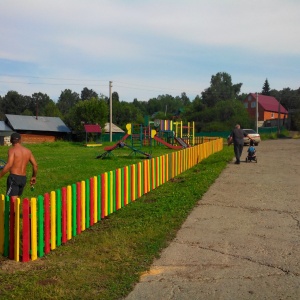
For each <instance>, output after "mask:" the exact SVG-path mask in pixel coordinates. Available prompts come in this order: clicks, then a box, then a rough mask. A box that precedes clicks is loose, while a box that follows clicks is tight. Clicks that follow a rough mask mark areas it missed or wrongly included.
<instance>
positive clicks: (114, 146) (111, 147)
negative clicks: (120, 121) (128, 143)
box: [104, 133, 129, 151]
mask: <svg viewBox="0 0 300 300" xmlns="http://www.w3.org/2000/svg"><path fill="white" fill-rule="evenodd" d="M128 137H129V134H128V133H126V134H125V135H124V136H123V137H122V139H120V140H119V141H118V142H117V143H116V144H114V145H112V146H106V147H104V150H105V151H112V150H115V149H116V148H117V147H119V145H120V143H121V142H124V141H125V140H126V139H127V138H128Z"/></svg>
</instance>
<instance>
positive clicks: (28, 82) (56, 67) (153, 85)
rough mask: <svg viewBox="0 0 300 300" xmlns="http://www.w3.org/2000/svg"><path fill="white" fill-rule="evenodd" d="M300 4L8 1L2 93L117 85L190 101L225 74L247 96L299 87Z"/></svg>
mask: <svg viewBox="0 0 300 300" xmlns="http://www.w3.org/2000/svg"><path fill="white" fill-rule="evenodd" d="M299 36H300V1H299V0H123V1H121V0H51V1H45V0H26V1H25V0H24V1H21V0H1V2H0V95H1V96H4V95H6V93H7V92H8V91H9V90H15V91H17V92H19V93H20V94H22V95H28V96H31V95H32V94H33V93H35V92H42V93H46V94H48V95H49V96H50V97H51V98H52V99H53V100H54V101H57V99H58V97H59V95H60V93H61V91H62V90H64V89H71V90H72V91H74V92H77V93H78V94H80V93H81V91H82V89H83V88H84V87H88V88H89V89H93V90H94V91H96V92H97V93H98V94H100V93H102V94H104V95H106V96H108V95H109V81H110V80H111V81H112V82H113V89H112V91H116V92H118V94H119V97H120V100H124V101H128V102H132V101H133V99H134V98H137V99H138V100H149V99H150V98H152V97H157V96H158V95H163V94H170V95H173V96H180V94H181V93H182V92H185V93H186V94H187V96H188V97H190V99H191V100H193V99H194V97H195V96H196V95H201V92H202V91H203V90H204V89H206V88H208V87H209V86H210V79H211V76H212V75H215V74H216V73H218V72H226V73H228V74H230V75H231V78H232V82H233V83H234V84H235V83H242V84H243V85H242V89H241V92H243V93H250V92H261V90H262V87H263V84H264V82H265V80H266V78H267V79H268V81H269V84H270V88H271V89H277V90H280V89H283V88H286V87H290V88H291V89H298V88H299V87H300V83H299V82H300V81H299V80H300V38H299Z"/></svg>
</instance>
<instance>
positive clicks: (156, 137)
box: [153, 135, 183, 149]
mask: <svg viewBox="0 0 300 300" xmlns="http://www.w3.org/2000/svg"><path fill="white" fill-rule="evenodd" d="M153 138H154V139H155V140H156V141H157V142H159V143H161V144H163V145H165V146H167V147H168V148H170V149H182V148H183V147H182V146H173V145H171V144H169V143H167V142H166V141H164V140H163V139H161V138H160V137H158V136H156V135H155V136H154V137H153Z"/></svg>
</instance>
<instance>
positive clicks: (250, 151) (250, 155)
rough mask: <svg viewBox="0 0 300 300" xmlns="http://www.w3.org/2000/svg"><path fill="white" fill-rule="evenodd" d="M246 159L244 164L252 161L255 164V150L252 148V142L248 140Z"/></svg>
mask: <svg viewBox="0 0 300 300" xmlns="http://www.w3.org/2000/svg"><path fill="white" fill-rule="evenodd" d="M247 153H248V154H247V157H246V162H248V161H252V160H254V161H255V162H257V157H256V149H255V147H254V141H253V140H250V145H249V148H248V150H247Z"/></svg>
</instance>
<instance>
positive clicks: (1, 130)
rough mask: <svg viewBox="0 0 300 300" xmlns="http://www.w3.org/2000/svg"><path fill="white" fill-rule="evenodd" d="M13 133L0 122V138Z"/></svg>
mask: <svg viewBox="0 0 300 300" xmlns="http://www.w3.org/2000/svg"><path fill="white" fill-rule="evenodd" d="M13 132H14V131H13V129H11V128H10V127H9V126H8V125H7V124H6V123H5V122H4V121H0V136H10V135H11V134H12V133H13Z"/></svg>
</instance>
